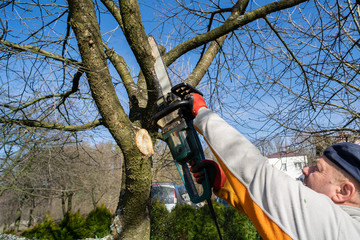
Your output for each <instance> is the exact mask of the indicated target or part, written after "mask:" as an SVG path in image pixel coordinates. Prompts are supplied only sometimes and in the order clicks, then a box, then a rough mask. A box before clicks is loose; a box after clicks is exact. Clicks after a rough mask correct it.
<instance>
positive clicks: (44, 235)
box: [21, 216, 61, 240]
mask: <svg viewBox="0 0 360 240" xmlns="http://www.w3.org/2000/svg"><path fill="white" fill-rule="evenodd" d="M21 236H23V237H26V238H36V239H49V240H57V239H61V229H60V227H59V226H58V225H56V224H55V223H54V221H53V220H52V219H51V218H50V219H49V217H48V216H46V219H45V221H44V222H42V223H40V224H38V225H36V226H35V227H34V228H30V229H28V230H26V231H24V232H23V233H22V234H21Z"/></svg>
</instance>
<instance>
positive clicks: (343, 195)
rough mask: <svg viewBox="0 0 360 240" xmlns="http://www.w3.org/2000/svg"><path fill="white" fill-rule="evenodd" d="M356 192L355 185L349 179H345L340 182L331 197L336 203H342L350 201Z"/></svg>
mask: <svg viewBox="0 0 360 240" xmlns="http://www.w3.org/2000/svg"><path fill="white" fill-rule="evenodd" d="M355 193H356V187H355V185H354V184H353V183H352V182H350V181H345V182H343V183H341V184H340V186H339V187H338V189H337V191H336V194H335V195H334V196H333V197H332V198H331V200H333V202H334V203H336V204H343V203H349V202H352V198H353V197H354V195H355Z"/></svg>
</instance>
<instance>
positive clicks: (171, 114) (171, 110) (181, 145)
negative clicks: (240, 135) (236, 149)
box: [153, 83, 211, 203]
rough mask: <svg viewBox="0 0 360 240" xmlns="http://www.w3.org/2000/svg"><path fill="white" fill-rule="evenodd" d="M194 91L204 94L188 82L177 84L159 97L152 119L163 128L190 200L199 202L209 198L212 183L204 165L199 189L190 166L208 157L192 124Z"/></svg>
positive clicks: (165, 138)
mask: <svg viewBox="0 0 360 240" xmlns="http://www.w3.org/2000/svg"><path fill="white" fill-rule="evenodd" d="M193 92H194V93H198V94H201V92H199V91H198V90H196V89H194V88H193V87H191V86H190V85H188V84H184V83H183V84H179V85H176V86H174V87H173V88H172V89H171V92H169V93H168V94H166V95H165V96H162V97H160V98H159V100H158V101H157V114H155V116H154V117H153V119H154V120H155V121H156V123H157V125H158V126H159V127H160V128H161V130H162V134H163V139H164V140H165V142H166V143H167V145H168V146H169V149H170V152H171V154H172V156H173V158H174V160H175V164H176V166H177V168H178V171H179V173H180V175H181V178H182V180H183V182H184V185H185V187H186V190H187V192H188V194H189V197H190V199H191V201H192V202H193V203H199V202H202V201H204V200H206V199H210V197H211V186H210V183H209V178H208V176H207V172H206V170H205V169H204V171H205V180H204V181H203V182H202V189H200V191H198V189H196V187H195V184H194V180H193V178H192V175H191V173H190V171H189V166H188V165H189V164H190V162H191V161H194V162H195V164H197V163H199V162H200V161H202V160H204V159H205V155H204V152H203V149H202V146H201V142H200V139H199V136H198V134H197V132H196V130H195V129H194V127H193V123H192V120H193V118H194V117H193V116H192V114H191V112H190V101H189V100H188V99H187V98H186V96H187V95H189V94H190V93H193ZM201 95H202V94H201ZM180 168H181V169H180ZM201 190H202V191H201Z"/></svg>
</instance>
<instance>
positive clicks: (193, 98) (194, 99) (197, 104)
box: [186, 93, 208, 117]
mask: <svg viewBox="0 0 360 240" xmlns="http://www.w3.org/2000/svg"><path fill="white" fill-rule="evenodd" d="M186 98H187V99H188V100H190V107H191V113H192V115H193V116H194V117H196V115H197V114H198V112H199V110H200V108H202V107H205V108H208V106H207V105H206V103H205V100H204V98H203V96H201V95H200V94H198V93H191V94H189V95H187V96H186Z"/></svg>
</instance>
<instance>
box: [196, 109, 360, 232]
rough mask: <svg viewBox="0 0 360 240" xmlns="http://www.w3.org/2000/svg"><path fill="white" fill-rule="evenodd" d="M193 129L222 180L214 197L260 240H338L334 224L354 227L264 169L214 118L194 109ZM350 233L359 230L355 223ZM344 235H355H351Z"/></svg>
mask: <svg viewBox="0 0 360 240" xmlns="http://www.w3.org/2000/svg"><path fill="white" fill-rule="evenodd" d="M194 126H195V128H196V129H197V130H198V132H200V133H201V134H202V135H203V136H204V139H205V140H206V142H207V143H208V145H209V147H210V148H211V150H212V152H213V153H214V155H215V157H216V158H217V160H218V162H219V163H220V165H221V167H222V169H223V170H224V172H225V174H226V177H227V181H226V183H225V185H224V187H223V188H221V189H220V190H218V191H217V192H216V195H217V196H219V197H221V198H222V199H224V200H225V201H227V202H228V203H229V204H231V205H232V206H233V207H235V208H236V209H238V210H239V211H241V212H243V213H245V214H246V215H247V216H248V217H249V218H250V220H251V221H252V222H253V224H254V226H255V227H256V229H257V230H258V232H259V234H260V235H261V236H262V238H263V239H341V238H339V236H340V235H341V234H340V232H341V231H342V230H340V229H339V226H344V221H345V222H347V221H349V224H350V223H351V224H352V225H354V224H358V222H357V223H353V222H352V220H353V219H352V218H351V217H350V216H348V214H346V213H345V212H344V211H343V210H341V208H340V207H339V206H337V205H335V204H334V203H333V202H332V201H331V199H330V198H328V197H327V196H325V195H323V194H319V193H316V192H315V191H313V190H311V189H309V188H307V187H306V186H304V185H303V184H302V183H301V182H299V181H296V180H294V179H292V178H290V177H289V176H288V175H286V174H285V173H283V172H281V171H280V170H278V169H276V168H274V167H273V166H272V165H270V164H269V163H268V160H267V158H266V157H264V156H262V155H261V153H260V151H259V150H258V149H257V148H256V147H255V146H254V145H253V144H252V143H251V142H250V141H248V140H247V139H246V138H245V137H244V136H243V135H242V134H240V133H239V132H238V131H236V130H235V129H234V128H233V127H231V126H230V125H229V124H227V123H226V122H225V121H224V120H223V119H221V118H220V117H219V116H218V115H217V114H215V113H213V112H211V111H210V110H208V109H202V110H200V111H199V113H198V115H197V117H196V118H195V120H194ZM354 229H360V228H359V226H358V225H356V226H355V228H354ZM349 234H350V236H352V237H353V236H354V234H355V235H356V236H357V237H360V236H359V234H360V233H359V232H357V231H354V232H351V233H349ZM349 239H350V238H349ZM352 239H355V238H352ZM357 239H360V238H357Z"/></svg>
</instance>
